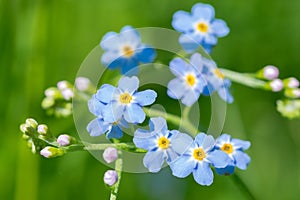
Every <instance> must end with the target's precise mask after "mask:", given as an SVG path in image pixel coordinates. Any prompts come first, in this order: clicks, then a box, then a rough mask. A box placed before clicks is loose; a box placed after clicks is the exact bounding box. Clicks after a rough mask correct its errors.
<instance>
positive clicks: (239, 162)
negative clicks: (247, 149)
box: [233, 151, 251, 170]
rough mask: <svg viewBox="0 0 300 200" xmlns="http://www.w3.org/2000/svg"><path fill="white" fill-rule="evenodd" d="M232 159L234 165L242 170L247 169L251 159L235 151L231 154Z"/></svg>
mask: <svg viewBox="0 0 300 200" xmlns="http://www.w3.org/2000/svg"><path fill="white" fill-rule="evenodd" d="M233 157H234V159H235V165H236V166H237V167H238V168H239V169H242V170H245V169H247V166H248V164H249V163H250V161H251V159H250V157H249V156H248V155H247V154H246V153H244V152H242V151H235V152H234V154H233Z"/></svg>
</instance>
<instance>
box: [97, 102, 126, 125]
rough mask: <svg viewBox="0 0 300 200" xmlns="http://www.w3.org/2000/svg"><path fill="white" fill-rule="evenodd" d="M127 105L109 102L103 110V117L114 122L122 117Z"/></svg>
mask: <svg viewBox="0 0 300 200" xmlns="http://www.w3.org/2000/svg"><path fill="white" fill-rule="evenodd" d="M124 110H125V106H124V105H122V104H119V103H117V102H111V103H109V104H107V105H106V106H105V107H104V108H103V111H102V114H103V119H104V121H106V122H110V123H114V122H117V121H118V120H119V119H121V117H122V115H123V114H124Z"/></svg>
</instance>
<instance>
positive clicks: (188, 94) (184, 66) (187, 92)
mask: <svg viewBox="0 0 300 200" xmlns="http://www.w3.org/2000/svg"><path fill="white" fill-rule="evenodd" d="M201 61H202V56H201V55H200V54H198V53H197V54H196V53H195V54H193V55H192V56H191V59H190V63H187V62H186V61H184V60H183V59H181V58H174V59H173V60H172V61H171V62H170V70H171V72H172V73H173V74H174V75H175V76H176V78H175V79H173V80H171V81H170V82H169V83H168V91H167V93H168V95H169V96H170V97H171V98H174V99H180V100H181V102H182V103H183V104H184V105H186V106H191V105H193V104H194V103H195V102H196V101H197V100H198V98H199V96H200V94H201V93H202V91H203V88H204V86H205V85H206V83H205V80H204V79H203V77H202V68H203V63H202V62H201Z"/></svg>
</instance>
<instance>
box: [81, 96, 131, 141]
mask: <svg viewBox="0 0 300 200" xmlns="http://www.w3.org/2000/svg"><path fill="white" fill-rule="evenodd" d="M88 107H89V110H90V112H91V113H93V114H94V115H95V116H96V117H97V118H95V119H94V120H92V121H91V122H90V123H89V124H88V125H87V131H88V132H89V133H90V136H93V137H95V136H100V135H102V134H104V133H106V137H107V138H108V139H111V138H121V137H122V136H123V132H122V127H123V128H127V127H128V124H127V122H126V121H125V120H124V119H122V118H121V119H120V120H116V121H114V122H107V121H104V118H103V115H102V111H103V108H104V107H105V104H103V103H102V102H101V101H100V100H99V99H97V96H96V95H93V96H92V98H91V99H90V100H89V102H88Z"/></svg>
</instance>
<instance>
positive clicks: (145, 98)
mask: <svg viewBox="0 0 300 200" xmlns="http://www.w3.org/2000/svg"><path fill="white" fill-rule="evenodd" d="M134 97H135V99H134V100H135V102H136V103H138V104H139V105H141V106H148V105H150V104H153V103H154V102H155V99H156V97H157V93H156V92H155V91H154V90H144V91H142V92H137V93H136V94H134Z"/></svg>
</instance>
